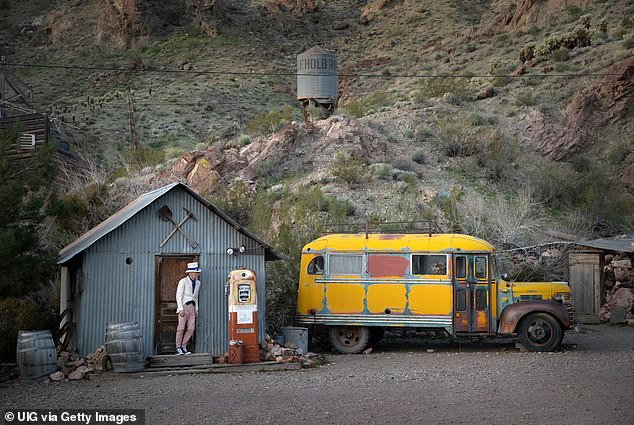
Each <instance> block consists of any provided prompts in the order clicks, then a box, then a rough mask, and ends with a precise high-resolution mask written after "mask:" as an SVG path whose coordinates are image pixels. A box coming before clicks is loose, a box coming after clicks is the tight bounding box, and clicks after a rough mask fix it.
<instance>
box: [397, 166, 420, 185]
mask: <svg viewBox="0 0 634 425" xmlns="http://www.w3.org/2000/svg"><path fill="white" fill-rule="evenodd" d="M393 177H394V180H396V181H399V182H405V183H407V184H408V185H410V186H411V185H413V184H414V183H416V173H415V172H413V171H405V170H396V171H395V172H394V176H393Z"/></svg>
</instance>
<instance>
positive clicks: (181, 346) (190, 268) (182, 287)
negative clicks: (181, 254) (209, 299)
mask: <svg viewBox="0 0 634 425" xmlns="http://www.w3.org/2000/svg"><path fill="white" fill-rule="evenodd" d="M200 271H201V270H200V269H199V268H198V263H187V270H186V271H185V274H186V275H187V277H184V278H182V279H181V280H180V281H179V282H178V288H177V289H176V304H177V305H178V307H177V309H176V314H178V327H177V328H176V354H178V355H179V356H180V355H182V354H191V352H190V351H189V350H187V343H188V342H189V339H190V338H191V337H192V335H193V334H194V329H196V316H198V291H199V290H200V280H198V276H200Z"/></svg>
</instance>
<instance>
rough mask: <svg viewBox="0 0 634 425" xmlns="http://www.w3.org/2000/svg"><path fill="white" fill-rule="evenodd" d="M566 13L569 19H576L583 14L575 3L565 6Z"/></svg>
mask: <svg viewBox="0 0 634 425" xmlns="http://www.w3.org/2000/svg"><path fill="white" fill-rule="evenodd" d="M566 13H568V17H569V18H570V20H571V21H576V20H577V19H579V17H581V15H582V14H583V10H582V9H581V8H580V7H579V6H577V5H574V4H573V5H570V6H566Z"/></svg>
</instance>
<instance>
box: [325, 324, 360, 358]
mask: <svg viewBox="0 0 634 425" xmlns="http://www.w3.org/2000/svg"><path fill="white" fill-rule="evenodd" d="M328 334H329V336H330V342H331V343H332V348H334V349H335V351H338V352H340V353H342V354H356V353H360V352H361V351H363V350H364V349H365V348H366V347H367V345H368V341H369V339H370V329H368V328H367V327H365V326H331V327H330V330H329V332H328Z"/></svg>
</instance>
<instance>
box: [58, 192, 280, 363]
mask: <svg viewBox="0 0 634 425" xmlns="http://www.w3.org/2000/svg"><path fill="white" fill-rule="evenodd" d="M166 213H170V214H171V216H172V220H173V222H170V221H167V220H166ZM175 224H180V228H181V229H182V232H181V231H178V230H177V229H176V228H175ZM172 232H173V234H172V235H171V237H169V238H168V235H170V233H172ZM241 246H243V247H245V248H246V249H245V250H242V251H244V252H240V251H241V250H239V249H236V248H238V247H241ZM228 248H234V250H233V252H234V253H233V254H231V255H230V254H228ZM278 259H280V256H278V255H277V254H276V253H275V252H274V251H273V250H272V249H271V247H270V246H269V245H267V244H266V243H264V242H263V241H261V240H259V239H258V238H257V237H255V236H254V235H252V234H251V233H249V232H248V231H247V230H246V229H244V228H243V227H241V226H240V225H239V224H238V223H237V222H236V221H235V220H233V219H232V218H231V217H229V216H227V215H226V214H225V213H223V212H222V211H221V210H219V209H218V208H216V207H215V206H214V205H212V204H211V203H209V202H208V201H207V200H205V199H204V198H203V197H202V196H200V195H199V194H197V193H196V192H194V191H193V190H192V189H190V188H189V187H188V186H186V185H185V184H182V183H173V184H170V185H167V186H164V187H162V188H159V189H157V190H154V191H152V192H148V193H146V194H144V195H141V196H140V197H139V198H137V199H136V200H135V201H133V202H132V203H130V204H129V205H127V206H126V207H124V208H123V209H121V210H120V211H118V212H117V213H116V214H114V215H112V216H111V217H109V218H108V219H107V220H105V221H104V222H102V223H101V224H99V225H98V226H96V227H95V228H93V229H92V230H90V231H89V232H87V233H85V234H84V235H82V236H81V237H79V238H78V239H77V240H75V241H74V242H73V243H71V244H70V245H68V246H67V247H65V248H64V249H62V251H60V254H59V261H58V264H59V265H60V266H61V274H60V276H61V295H60V311H63V310H65V309H66V308H68V307H70V308H71V309H72V310H73V313H74V321H75V323H76V332H75V335H74V337H73V339H72V340H71V347H72V348H74V349H76V350H77V351H78V352H79V354H80V355H86V354H87V353H90V352H92V351H94V350H95V349H96V348H98V347H99V346H101V345H103V344H104V341H105V331H106V327H107V324H108V323H111V322H130V321H134V322H138V323H139V325H140V328H141V332H142V339H143V350H144V354H145V355H146V356H150V355H156V354H163V353H169V354H171V353H174V350H175V345H174V335H175V330H176V325H177V317H176V301H175V294H176V286H177V283H178V280H179V279H181V278H182V277H184V276H185V269H186V264H187V263H188V262H191V261H198V262H199V264H200V267H201V268H202V270H203V271H202V273H201V282H202V286H201V289H200V294H199V315H198V318H197V323H196V325H197V327H196V333H195V336H194V351H196V352H199V353H203V352H204V353H210V354H211V355H213V356H221V355H223V354H224V353H225V352H226V350H227V343H228V317H229V316H228V307H227V298H226V296H225V282H226V278H227V275H228V273H229V272H230V271H231V270H234V269H237V268H239V267H245V268H248V269H251V270H254V271H255V272H256V274H257V285H258V287H257V299H258V321H259V332H260V339H261V340H262V339H263V338H264V329H265V326H266V322H265V313H266V306H265V303H264V299H265V296H264V294H265V268H264V262H265V261H270V260H278ZM190 348H191V347H190Z"/></svg>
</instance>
